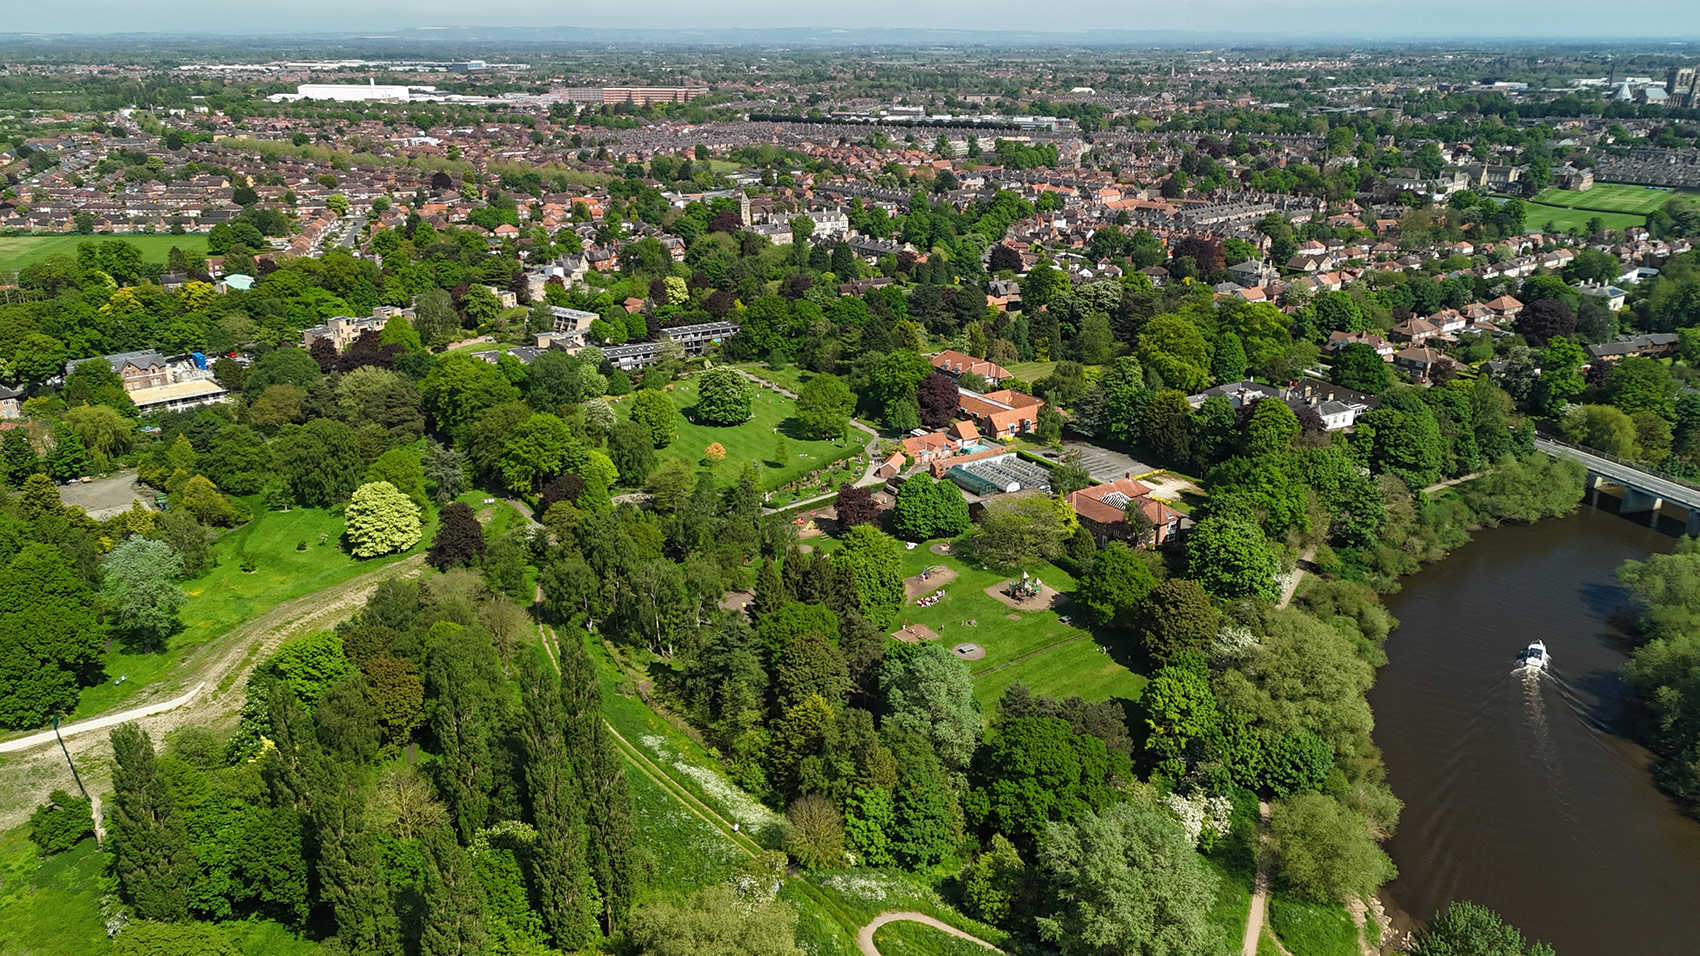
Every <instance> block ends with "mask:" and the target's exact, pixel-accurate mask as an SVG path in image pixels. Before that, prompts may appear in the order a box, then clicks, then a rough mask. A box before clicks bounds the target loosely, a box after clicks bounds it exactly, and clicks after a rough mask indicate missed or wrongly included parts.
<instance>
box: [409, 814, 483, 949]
mask: <svg viewBox="0 0 1700 956" xmlns="http://www.w3.org/2000/svg"><path fill="white" fill-rule="evenodd" d="M419 842H420V847H421V849H422V850H423V851H424V854H423V855H424V863H425V865H424V866H423V867H422V868H421V869H422V871H423V872H422V875H423V877H424V879H423V881H422V883H423V887H422V889H423V892H422V893H421V897H422V900H421V903H422V905H423V908H424V911H425V912H426V913H427V914H429V915H428V916H427V917H426V918H425V920H424V921H423V922H424V927H423V929H422V931H421V932H420V935H419V952H420V954H421V956H474V954H477V953H482V952H484V943H485V938H486V933H485V925H484V924H485V914H484V906H485V898H484V887H483V885H482V884H481V883H480V882H479V879H478V872H477V870H476V869H475V868H474V864H473V861H472V856H471V854H469V853H467V852H466V850H465V849H463V848H462V847H461V846H460V845H459V844H457V843H455V838H454V831H453V830H451V829H450V828H448V827H447V826H436V827H432V828H431V829H429V830H427V831H425V836H424V838H423V839H422V840H420V841H419Z"/></svg>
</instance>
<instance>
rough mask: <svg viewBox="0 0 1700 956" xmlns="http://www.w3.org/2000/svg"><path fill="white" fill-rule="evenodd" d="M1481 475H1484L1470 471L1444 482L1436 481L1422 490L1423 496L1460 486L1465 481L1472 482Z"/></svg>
mask: <svg viewBox="0 0 1700 956" xmlns="http://www.w3.org/2000/svg"><path fill="white" fill-rule="evenodd" d="M1483 474H1484V473H1483V472H1480V471H1472V472H1470V473H1469V474H1467V475H1459V476H1458V477H1456V478H1448V479H1446V480H1445V481H1437V482H1435V483H1434V484H1432V485H1429V486H1428V487H1427V488H1424V489H1423V494H1425V495H1432V494H1434V493H1435V492H1437V491H1439V490H1440V489H1442V488H1450V487H1452V486H1453V485H1461V484H1463V483H1464V482H1466V481H1472V480H1474V479H1476V478H1480V477H1481V476H1482V475H1483Z"/></svg>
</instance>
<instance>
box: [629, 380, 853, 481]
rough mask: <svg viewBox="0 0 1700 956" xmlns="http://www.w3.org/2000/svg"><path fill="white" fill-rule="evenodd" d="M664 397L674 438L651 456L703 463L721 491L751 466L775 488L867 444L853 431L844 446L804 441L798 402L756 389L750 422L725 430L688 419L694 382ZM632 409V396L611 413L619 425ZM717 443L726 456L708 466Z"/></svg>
mask: <svg viewBox="0 0 1700 956" xmlns="http://www.w3.org/2000/svg"><path fill="white" fill-rule="evenodd" d="M667 395H668V397H669V398H671V399H672V400H673V405H674V406H675V407H676V408H678V409H679V416H678V418H676V419H674V426H675V429H676V431H675V434H676V435H677V437H676V438H674V439H673V441H672V442H670V443H668V445H667V447H665V448H657V449H656V450H655V454H656V455H657V456H658V457H660V458H677V459H679V460H681V461H684V462H685V463H686V464H688V465H691V466H692V467H698V466H699V465H703V464H705V463H707V464H708V465H710V466H711V467H710V470H711V471H712V472H713V474H714V479H715V481H716V482H717V483H718V484H720V485H722V486H724V485H727V484H730V483H732V482H734V481H737V480H738V476H739V474H741V473H742V472H743V470H744V465H745V463H746V462H754V463H755V465H756V470H757V472H758V473H759V474H760V476H761V483H762V487H763V488H767V489H773V488H778V487H779V486H781V485H784V484H787V483H789V482H792V481H795V480H796V479H798V478H801V477H802V476H804V475H806V474H808V473H810V472H812V471H815V470H817V469H820V468H824V467H826V466H828V465H830V464H832V463H834V462H838V461H843V460H844V459H847V458H854V457H856V456H857V455H859V454H860V453H861V451H862V447H863V445H864V444H865V443H866V441H867V436H866V435H864V434H862V433H861V432H857V431H851V432H850V434H849V438H848V440H847V441H844V442H834V441H815V440H812V439H808V438H804V437H803V435H802V432H801V431H800V429H799V426H798V425H797V421H796V414H797V403H796V402H794V401H792V400H791V399H789V398H786V397H785V396H783V395H780V394H778V393H777V392H773V391H771V390H769V389H757V391H756V397H755V402H754V404H753V405H752V412H753V414H752V415H751V416H750V420H749V421H746V422H744V423H743V424H741V425H726V426H721V425H707V424H699V423H693V422H691V421H690V419H689V418H687V417H686V413H687V411H688V410H690V409H692V408H693V407H695V405H696V401H697V383H696V382H695V381H693V380H690V379H686V380H685V381H681V382H677V383H675V384H674V385H672V386H671V387H670V390H669V391H668V392H667ZM632 404H633V402H632V397H631V396H625V397H623V398H622V399H621V400H620V401H619V403H618V404H616V405H615V414H617V415H618V416H619V418H620V419H621V420H622V421H623V420H625V419H628V418H630V417H631V409H632ZM782 436H783V437H784V439H785V445H786V448H785V460H784V461H783V462H781V461H775V460H774V458H775V454H776V452H777V451H778V444H779V439H780V438H781V437H782ZM716 442H718V443H719V444H720V446H721V447H722V448H724V449H726V457H725V459H724V460H722V461H720V462H713V463H709V462H707V459H706V458H705V457H704V455H703V452H704V451H705V450H706V449H707V448H708V446H709V445H712V444H715V443H716ZM858 477H859V475H858ZM835 487H837V484H836V483H830V485H829V487H828V488H827V490H828V491H830V490H832V488H835ZM804 490H805V491H806V490H808V489H804Z"/></svg>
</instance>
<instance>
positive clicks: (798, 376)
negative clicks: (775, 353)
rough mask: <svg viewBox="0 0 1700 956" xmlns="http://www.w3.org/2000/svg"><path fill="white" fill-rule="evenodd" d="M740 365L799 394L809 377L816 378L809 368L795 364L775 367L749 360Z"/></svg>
mask: <svg viewBox="0 0 1700 956" xmlns="http://www.w3.org/2000/svg"><path fill="white" fill-rule="evenodd" d="M738 367H739V368H740V369H743V370H744V371H746V372H748V373H750V374H751V375H754V376H755V377H756V378H759V379H761V380H762V381H764V382H772V383H773V384H775V385H777V386H779V387H780V388H783V389H785V390H787V391H790V392H796V393H799V394H801V393H802V390H803V384H804V383H805V382H807V381H808V380H809V379H811V378H814V377H815V374H816V373H814V372H811V371H809V370H808V369H805V368H798V367H797V366H795V365H786V366H782V367H780V368H774V367H772V366H771V365H764V364H762V363H760V362H748V363H745V364H743V365H740V366H738Z"/></svg>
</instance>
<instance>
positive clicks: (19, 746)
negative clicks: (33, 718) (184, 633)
mask: <svg viewBox="0 0 1700 956" xmlns="http://www.w3.org/2000/svg"><path fill="white" fill-rule="evenodd" d="M205 686H207V682H206V681H201V682H200V683H199V684H196V685H195V689H194V690H191V691H190V692H188V693H187V694H184V695H183V696H182V697H179V698H177V699H176V700H168V701H166V702H165V703H163V704H152V705H150V706H147V707H137V708H135V709H134V710H126V711H123V712H121V713H117V714H111V715H109V716H106V717H96V718H95V719H93V720H84V721H80V722H78V723H75V724H67V725H66V726H64V727H60V728H59V735H60V736H62V737H73V736H76V735H77V734H82V733H88V732H89V731H91V730H101V729H104V728H106V727H116V726H118V725H119V724H123V723H128V722H129V721H132V720H140V719H142V718H143V717H152V716H153V715H154V714H163V713H165V712H166V711H168V710H176V709H177V708H179V707H181V706H183V705H184V704H187V703H188V702H189V701H191V700H194V699H195V695H196V694H199V693H200V692H201V688H203V687H205ZM52 742H53V731H51V730H44V731H42V732H41V733H39V734H31V735H30V736H28V737H19V738H18V739H17V740H8V741H5V742H4V743H0V753H10V752H12V751H14V750H28V749H29V748H31V747H39V746H41V745H42V744H50V743H52Z"/></svg>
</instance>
